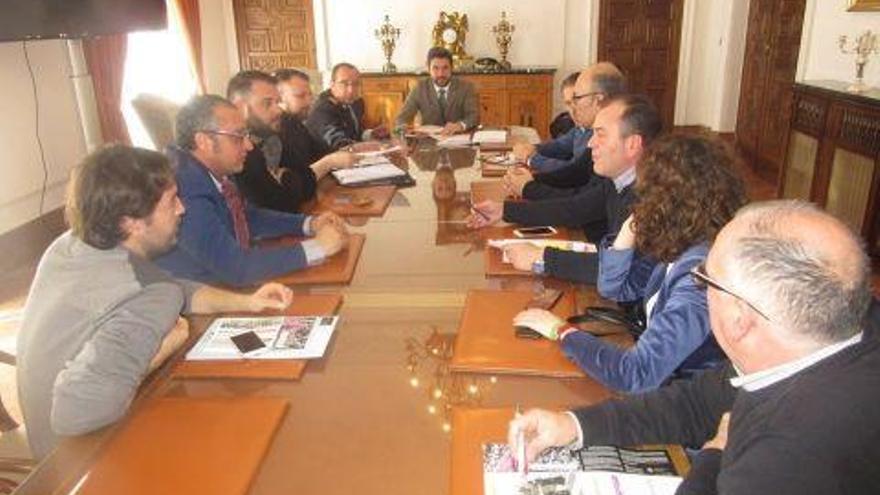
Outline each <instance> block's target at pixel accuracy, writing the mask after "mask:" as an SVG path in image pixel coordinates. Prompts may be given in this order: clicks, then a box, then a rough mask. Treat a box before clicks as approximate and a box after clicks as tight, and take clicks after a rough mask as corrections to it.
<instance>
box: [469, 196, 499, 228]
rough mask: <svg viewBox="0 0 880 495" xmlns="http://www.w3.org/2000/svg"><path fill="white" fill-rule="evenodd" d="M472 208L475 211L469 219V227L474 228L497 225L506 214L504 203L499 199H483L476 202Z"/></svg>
mask: <svg viewBox="0 0 880 495" xmlns="http://www.w3.org/2000/svg"><path fill="white" fill-rule="evenodd" d="M472 209H473V210H474V211H472V212H471V216H469V217H468V219H467V224H468V227H470V228H472V229H481V228H483V227H488V226H490V225H495V224H496V223H498V222H500V221H501V217H502V216H503V215H504V204H503V203H499V202H497V201H490V200H487V201H483V202H481V203H477V204H475V205H474V206H473V208H472Z"/></svg>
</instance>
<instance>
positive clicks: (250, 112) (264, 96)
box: [227, 70, 357, 213]
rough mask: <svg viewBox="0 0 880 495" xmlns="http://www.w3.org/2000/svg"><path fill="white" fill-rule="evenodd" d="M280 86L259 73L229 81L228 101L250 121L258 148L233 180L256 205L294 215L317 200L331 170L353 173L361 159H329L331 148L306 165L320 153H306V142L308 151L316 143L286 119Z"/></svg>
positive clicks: (346, 156)
mask: <svg viewBox="0 0 880 495" xmlns="http://www.w3.org/2000/svg"><path fill="white" fill-rule="evenodd" d="M277 83H278V81H277V79H276V78H275V77H273V76H271V75H269V74H267V73H265V72H262V71H257V70H247V71H242V72H239V73H238V74H236V75H235V76H234V77H233V78H232V79H230V80H229V84H228V86H227V97H228V98H229V101H231V102H232V104H233V105H235V106H236V107H238V109H239V111H240V112H241V114H242V117H244V118H245V122H246V124H247V127H248V132H250V135H251V140H252V141H253V143H254V148H253V149H252V150H250V151H249V152H248V154H247V157H246V158H245V162H244V169H243V170H242V171H241V172H240V173H238V174H235V176H234V180H235V183H236V185H238V187H239V189H240V190H241V192H242V194H244V196H245V198H247V200H248V201H250V202H251V203H253V204H256V205H258V206H262V207H263V208H269V209H272V210H278V211H286V212H290V213H295V212H298V211H300V208H301V207H302V205H303V204H304V203H305V202H307V201H309V200H311V199H312V198H314V197H315V193H316V190H317V181H318V180H319V179H320V178H321V177H323V176H324V175H326V174H327V173H328V172H329V171H330V170H332V169H336V168H346V167H350V166H351V165H353V164H354V163H355V162H356V161H357V159H356V157H355V156H354V155H353V154H352V153H349V152H347V151H338V152H335V153H329V154H328V151H329V150H327V148H326V147H320V149H319V150H317V152H318V153H321V156H319V157H317V158H316V159H315V160H314V161H313V162H305V163H304V162H303V158H306V159H310V158H312V156H311V155H312V154H313V152H312V150H315V148H317V147H316V146H311V147H302V148H301V146H302V143H303V141H304V140H303V139H302V138H303V137H307V138H309V139H308V140H307V141H306V144H309V145H310V144H311V143H312V141H316V140H314V139H313V138H311V135H310V134H309V133H308V131H307V130H306V129H305V126H303V124H302V122H300V121H298V120H296V119H295V118H293V119H291V118H285V116H284V114H283V113H282V110H281V106H280V103H281V101H280V96H279V92H278V88H277ZM306 85H308V84H307V83H306ZM302 134H304V136H303V135H302Z"/></svg>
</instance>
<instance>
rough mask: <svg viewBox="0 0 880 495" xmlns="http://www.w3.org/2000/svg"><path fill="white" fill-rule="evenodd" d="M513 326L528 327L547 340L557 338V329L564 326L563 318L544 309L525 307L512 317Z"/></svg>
mask: <svg viewBox="0 0 880 495" xmlns="http://www.w3.org/2000/svg"><path fill="white" fill-rule="evenodd" d="M513 326H515V327H528V328H531V329H532V330H534V331H536V332H538V333H540V334H541V335H543V336H544V337H546V338H547V339H549V340H558V339H559V329H561V328H562V327H564V326H565V320H563V319H562V318H560V317H558V316H556V315H554V314H553V313H551V312H549V311H547V310H546V309H537V308H532V309H527V310H525V311H520V312H519V314H517V315H516V316H514V317H513Z"/></svg>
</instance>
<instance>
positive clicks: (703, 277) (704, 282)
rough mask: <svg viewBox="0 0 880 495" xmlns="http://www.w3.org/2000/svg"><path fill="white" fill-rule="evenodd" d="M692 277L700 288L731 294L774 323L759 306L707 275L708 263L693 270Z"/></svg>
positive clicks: (701, 264) (703, 263)
mask: <svg viewBox="0 0 880 495" xmlns="http://www.w3.org/2000/svg"><path fill="white" fill-rule="evenodd" d="M691 276H692V277H693V278H694V283H695V284H697V286H698V287H706V286H709V287H712V288H713V289H717V290H720V291H721V292H724V293H727V294H730V295H731V296H733V297H735V298H737V299H739V300H740V301H742V302H744V303H746V304H747V305H748V306H749V307H750V308H752V310H754V311H755V313H758V314H759V315H761V316H762V317H763V318H764V319H765V320H767V321H773V320H771V319H770V317H769V316H767V314H766V313H764V312H763V311H761V310H760V309H758V307H757V306H755V305H754V304H752V303H751V302H749V300H748V299H746V298H745V297H743V296H741V295H739V294H737V293H736V292H734V291H732V290H730V289H728V288H727V287H725V286H724V285H723V284H722V283H721V282H719V281H717V280H715V279H714V278H712V277H710V276H709V274H708V273H706V262H705V261H704V262H702V263H700V264H699V265H697V266H695V267H693V268H691Z"/></svg>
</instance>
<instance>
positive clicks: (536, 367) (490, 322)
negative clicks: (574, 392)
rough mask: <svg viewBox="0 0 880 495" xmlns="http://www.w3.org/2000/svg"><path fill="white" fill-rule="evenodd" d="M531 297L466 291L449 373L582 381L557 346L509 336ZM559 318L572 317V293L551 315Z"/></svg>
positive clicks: (517, 293)
mask: <svg viewBox="0 0 880 495" xmlns="http://www.w3.org/2000/svg"><path fill="white" fill-rule="evenodd" d="M534 297H535V294H533V293H531V292H525V291H523V292H519V291H492V290H471V291H469V292H468V295H467V299H466V300H465V305H464V310H463V311H462V315H461V322H460V323H459V326H458V335H457V336H456V338H455V347H454V349H453V354H452V360H451V361H450V363H449V367H450V368H451V369H452V370H454V371H467V372H477V373H499V374H500V373H508V374H516V375H538V376H554V377H562V378H576V377H583V376H585V375H584V372H583V371H581V369H580V368H578V367H577V365H575V364H574V363H572V362H571V361H569V360H568V358H566V357H565V355H563V353H562V350H561V349H560V348H559V344H558V343H557V342H553V341H550V340H547V339H524V338H519V337H516V336H515V335H514V329H513V317H514V316H515V315H516V314H517V313H519V312H520V311H522V310H524V309H526V305H527V304H528V303H529V301H531V300H532V299H533V298H534ZM552 311H553V313H554V314H556V315H558V316H559V317H561V318H567V317H568V316H571V315H573V314H574V313H575V301H574V293H572V292H566V293H565V294H563V296H562V298H561V299H560V300H559V302H557V303H556V305H555V306H554V307H553V309H552Z"/></svg>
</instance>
